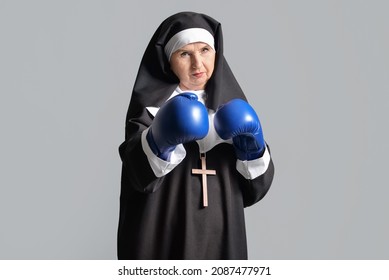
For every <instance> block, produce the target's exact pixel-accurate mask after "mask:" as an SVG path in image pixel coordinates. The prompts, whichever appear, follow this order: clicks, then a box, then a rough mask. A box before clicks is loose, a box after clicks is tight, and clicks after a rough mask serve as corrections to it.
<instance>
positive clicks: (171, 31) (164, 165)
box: [117, 12, 274, 260]
mask: <svg viewBox="0 0 389 280" xmlns="http://www.w3.org/2000/svg"><path fill="white" fill-rule="evenodd" d="M119 154H120V157H121V160H122V179H121V194H120V217H119V226H118V243H117V253H118V258H119V259H149V260H156V259H165V260H166V259H176V260H182V259H187V260H189V259H191V260H205V259H213V260H217V259H247V258H248V248H247V239H246V229H245V218H244V208H245V207H248V206H251V205H253V204H255V203H257V202H258V201H260V200H261V199H262V198H263V197H264V196H265V195H266V193H267V192H268V190H269V188H270V186H271V184H272V180H273V176H274V165H273V161H272V158H271V155H270V150H269V146H268V144H267V143H266V142H265V140H264V137H263V131H262V127H261V124H260V121H259V118H258V116H257V114H256V112H255V110H254V108H253V107H251V106H250V105H249V103H248V101H247V99H246V96H245V95H244V93H243V91H242V89H241V87H240V86H239V84H238V82H237V80H236V79H235V77H234V75H233V73H232V71H231V69H230V67H229V66H228V64H227V61H226V59H225V57H224V55H223V35H222V28H221V25H220V23H219V22H217V21H216V20H215V19H213V18H211V17H209V16H207V15H204V14H200V13H194V12H181V13H177V14H174V15H172V16H170V17H169V18H167V19H165V20H164V21H163V22H162V23H161V25H160V26H159V27H158V29H157V30H156V31H155V33H154V35H153V36H152V38H151V41H150V43H149V44H148V46H147V48H146V51H145V53H144V55H143V58H142V60H141V63H140V67H139V71H138V75H137V77H136V80H135V84H134V87H133V91H132V95H131V100H130V104H129V108H128V112H127V116H126V122H125V140H124V142H123V143H122V144H121V145H120V147H119Z"/></svg>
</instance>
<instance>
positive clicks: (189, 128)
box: [146, 92, 209, 160]
mask: <svg viewBox="0 0 389 280" xmlns="http://www.w3.org/2000/svg"><path fill="white" fill-rule="evenodd" d="M208 129H209V123H208V112H207V109H206V108H205V106H204V105H203V104H202V103H201V102H199V101H198V98H197V95H196V94H194V93H189V92H186V93H182V94H179V95H177V96H175V97H173V98H172V99H170V100H169V101H167V102H166V103H165V104H164V105H163V106H162V107H161V109H159V111H158V113H157V115H156V116H155V118H154V120H153V122H152V124H151V127H150V129H149V131H148V133H147V135H146V139H147V142H148V143H149V146H150V148H151V150H152V151H153V153H154V154H155V155H157V156H158V157H159V158H161V159H163V160H169V159H170V155H171V152H172V151H173V150H174V149H175V148H176V146H177V145H178V144H183V143H187V142H191V141H196V140H199V139H202V138H204V137H205V136H206V135H207V134H208Z"/></svg>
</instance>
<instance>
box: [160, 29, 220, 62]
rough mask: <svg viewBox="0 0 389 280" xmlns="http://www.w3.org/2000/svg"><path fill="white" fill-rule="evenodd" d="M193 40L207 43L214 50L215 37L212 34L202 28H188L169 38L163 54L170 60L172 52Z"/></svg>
mask: <svg viewBox="0 0 389 280" xmlns="http://www.w3.org/2000/svg"><path fill="white" fill-rule="evenodd" d="M195 42H203V43H206V44H208V45H209V46H210V47H211V48H212V49H214V50H215V46H214V45H215V39H214V38H213V36H212V34H211V33H210V32H209V31H208V30H206V29H204V28H189V29H184V30H182V31H180V32H178V33H177V34H175V35H174V36H173V37H171V38H170V40H169V42H167V44H166V46H165V54H166V56H167V58H168V60H169V61H170V58H171V56H172V54H173V53H174V52H175V51H176V50H178V49H179V48H181V47H183V46H185V45H187V44H190V43H195Z"/></svg>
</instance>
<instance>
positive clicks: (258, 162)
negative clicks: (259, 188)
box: [236, 147, 270, 180]
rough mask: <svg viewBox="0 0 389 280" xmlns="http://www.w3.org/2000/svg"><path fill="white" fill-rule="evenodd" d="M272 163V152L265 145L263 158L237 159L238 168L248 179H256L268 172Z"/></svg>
mask: <svg viewBox="0 0 389 280" xmlns="http://www.w3.org/2000/svg"><path fill="white" fill-rule="evenodd" d="M269 163H270V154H269V151H268V150H267V147H265V152H264V154H263V156H262V157H261V158H258V159H254V160H244V161H242V160H239V159H238V160H237V161H236V169H237V170H238V171H239V173H240V174H242V176H243V177H245V178H246V179H250V180H252V179H255V178H257V177H259V176H261V175H262V174H263V173H265V172H266V170H267V168H268V167H269Z"/></svg>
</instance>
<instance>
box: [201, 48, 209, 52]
mask: <svg viewBox="0 0 389 280" xmlns="http://www.w3.org/2000/svg"><path fill="white" fill-rule="evenodd" d="M201 51H202V52H203V53H204V52H207V51H209V48H208V47H204V48H202V50H201Z"/></svg>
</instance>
